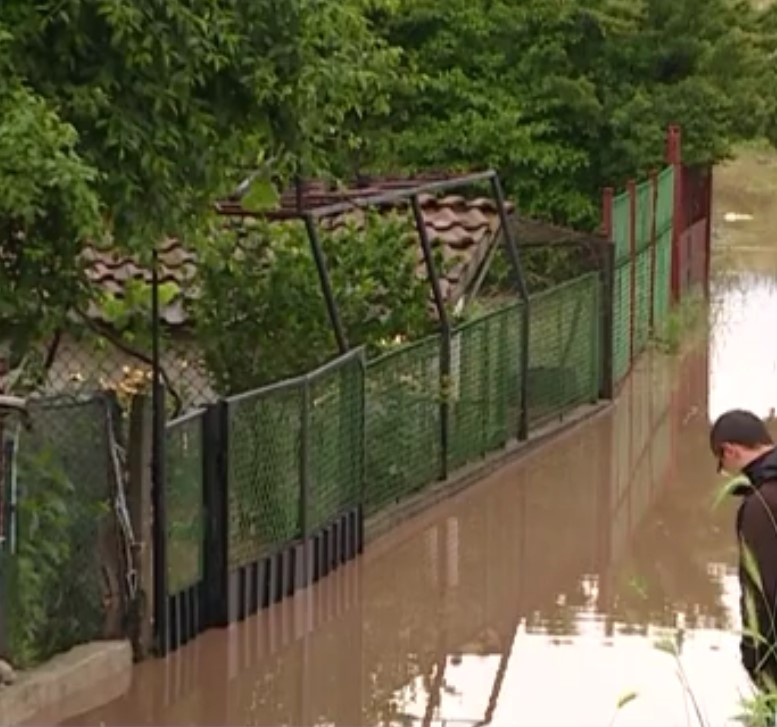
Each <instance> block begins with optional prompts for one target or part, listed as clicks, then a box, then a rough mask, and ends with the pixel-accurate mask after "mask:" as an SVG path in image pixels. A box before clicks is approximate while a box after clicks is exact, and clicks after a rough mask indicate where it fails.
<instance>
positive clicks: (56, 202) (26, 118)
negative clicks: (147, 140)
mask: <svg viewBox="0 0 777 727" xmlns="http://www.w3.org/2000/svg"><path fill="white" fill-rule="evenodd" d="M10 40H11V36H10V34H9V33H8V31H7V30H6V29H5V28H4V27H3V26H2V25H0V231H1V232H0V235H1V237H0V253H1V254H0V341H2V342H3V344H4V345H5V346H6V347H7V350H6V351H5V355H6V356H8V357H9V358H10V359H11V361H12V362H14V361H16V360H18V359H19V358H20V357H21V356H22V355H24V354H26V353H27V352H28V346H29V344H30V343H31V342H37V341H38V340H40V337H41V336H46V335H49V334H51V333H53V331H54V329H55V328H56V327H57V325H58V324H59V323H60V322H61V316H62V311H63V310H67V309H68V308H70V307H72V306H74V305H77V304H78V303H79V301H80V300H82V299H83V298H84V297H85V296H86V295H87V291H86V286H85V284H84V280H83V277H82V276H81V275H80V274H79V271H78V269H77V268H76V266H75V264H74V260H75V259H76V258H77V256H78V253H79V251H80V241H81V240H82V239H85V238H88V237H90V236H93V235H95V234H96V233H97V231H98V229H99V222H100V219H99V200H98V198H97V195H96V193H95V191H94V188H93V185H94V184H95V182H96V179H97V172H96V170H95V169H94V168H93V167H91V166H90V165H89V164H87V163H86V162H84V160H83V159H82V158H81V157H79V155H78V153H77V152H76V146H77V143H78V135H77V133H76V131H75V129H74V128H73V127H72V126H71V125H69V124H67V123H65V122H64V121H63V120H62V119H61V118H60V117H59V116H58V114H57V113H56V112H55V110H54V109H53V108H52V106H51V105H50V104H49V103H47V101H46V100H45V99H43V98H41V97H40V96H38V95H37V94H35V93H34V92H33V91H32V90H31V89H30V88H28V87H27V86H26V85H25V84H24V82H23V81H22V79H20V78H19V77H18V76H16V75H15V74H14V69H13V66H12V64H11V63H10V62H9V58H8V44H9V42H10Z"/></svg>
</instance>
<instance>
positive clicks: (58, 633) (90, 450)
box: [3, 396, 123, 666]
mask: <svg viewBox="0 0 777 727" xmlns="http://www.w3.org/2000/svg"><path fill="white" fill-rule="evenodd" d="M29 413H30V419H29V421H30V425H31V426H30V428H29V429H22V430H21V431H20V432H19V433H18V437H15V438H14V440H15V451H14V452H12V453H11V452H8V453H9V454H12V457H11V458H10V460H7V465H8V466H7V468H6V474H7V475H8V477H4V478H3V480H4V485H8V486H9V489H10V490H11V491H12V493H11V494H12V497H11V500H10V501H11V502H15V508H14V512H13V513H12V517H13V531H12V537H11V538H10V539H9V540H6V541H5V542H4V543H3V555H4V566H5V568H4V574H3V575H4V581H5V583H4V586H5V588H6V591H7V595H8V597H9V601H8V602H7V603H6V604H5V605H6V607H7V609H8V610H7V611H6V613H5V628H6V634H5V636H6V641H7V648H8V652H9V656H10V658H11V659H12V661H13V662H14V663H15V664H16V665H17V666H28V665H31V664H34V663H37V662H40V661H43V660H45V659H47V658H49V657H51V656H52V655H54V654H57V653H60V652H63V651H66V650H67V649H69V648H71V647H72V646H74V645H76V644H79V643H83V642H86V641H90V640H94V639H99V638H102V637H104V636H109V637H110V636H115V635H116V634H114V633H112V631H111V630H110V624H111V621H110V618H111V616H113V617H115V618H116V619H118V621H117V622H118V623H120V618H121V607H120V606H121V599H122V594H123V589H122V584H123V573H122V572H121V564H120V562H119V544H118V543H117V541H116V540H115V532H116V531H115V527H114V520H113V517H112V514H111V508H110V502H111V496H112V494H113V491H114V488H115V486H116V484H115V482H114V481H113V479H112V478H113V476H114V473H115V470H114V467H113V461H114V460H113V454H114V452H113V449H112V448H113V446H114V444H115V442H114V441H113V440H112V435H111V434H110V427H112V425H110V427H109V421H111V417H112V416H113V404H112V402H111V400H110V399H109V398H108V397H107V396H106V397H104V396H93V397H91V398H88V399H84V398H78V399H75V398H73V397H57V398H50V399H39V400H35V401H32V402H30V404H29ZM6 441H8V440H6Z"/></svg>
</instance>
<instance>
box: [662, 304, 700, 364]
mask: <svg viewBox="0 0 777 727" xmlns="http://www.w3.org/2000/svg"><path fill="white" fill-rule="evenodd" d="M706 312H707V306H706V303H705V300H704V298H703V296H701V295H698V294H694V295H690V296H688V297H687V298H685V299H684V300H682V301H681V302H680V303H679V305H676V306H675V307H673V308H672V309H671V310H670V311H669V314H668V315H667V317H666V320H665V321H664V322H663V323H662V324H661V325H659V326H657V327H656V329H655V331H654V332H653V340H654V343H655V346H656V347H657V348H658V349H659V350H662V351H665V352H667V353H677V352H678V351H679V350H680V348H681V347H682V344H683V342H684V341H686V340H687V339H688V338H689V337H692V336H693V335H695V334H696V332H698V331H699V330H701V329H702V326H703V325H705V324H706V318H705V316H706Z"/></svg>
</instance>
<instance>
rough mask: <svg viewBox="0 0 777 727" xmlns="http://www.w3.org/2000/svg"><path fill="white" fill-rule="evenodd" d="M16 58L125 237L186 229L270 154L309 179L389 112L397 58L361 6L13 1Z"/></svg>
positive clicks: (9, 10)
mask: <svg viewBox="0 0 777 727" xmlns="http://www.w3.org/2000/svg"><path fill="white" fill-rule="evenodd" d="M3 17H4V18H5V19H6V22H7V23H8V28H9V30H10V33H11V35H10V38H9V42H8V48H9V52H10V63H11V64H12V66H13V67H14V68H15V69H16V70H17V72H18V74H19V76H20V77H21V78H23V79H24V80H25V83H26V84H28V85H29V87H30V88H32V89H34V91H35V92H36V93H38V94H39V95H40V96H42V97H43V98H45V99H46V100H47V102H49V103H51V104H52V105H55V106H56V108H57V109H59V112H60V114H61V115H62V117H63V118H64V119H65V120H66V121H67V122H69V123H71V124H72V125H73V126H74V127H75V128H76V129H78V132H79V136H80V141H79V144H78V152H79V154H80V155H81V156H82V157H83V158H84V159H85V160H86V161H87V162H88V163H89V164H90V165H91V166H92V167H93V168H94V169H97V170H98V171H99V172H100V173H101V176H100V177H99V178H98V179H97V180H96V187H95V188H96V190H97V192H98V193H99V196H100V199H101V200H102V202H103V204H104V206H105V208H106V211H107V213H108V216H109V219H110V222H111V224H112V226H113V227H114V231H115V234H116V236H117V238H118V239H119V240H121V241H125V240H127V239H134V240H138V241H139V242H140V244H141V245H143V246H147V245H148V242H149V240H152V239H154V238H155V237H161V236H162V235H163V234H165V233H169V232H171V231H173V232H176V233H179V234H180V233H182V232H183V231H184V230H186V229H187V228H188V227H190V226H191V225H192V224H193V223H194V222H196V220H197V219H198V218H200V217H201V215H202V213H203V212H205V211H206V210H207V209H208V207H209V205H210V203H211V202H212V200H213V197H214V195H215V194H217V193H224V192H225V191H227V189H228V186H227V185H230V184H234V183H236V182H237V181H239V180H238V178H236V177H235V172H236V171H237V169H239V168H245V167H246V166H248V167H249V168H250V167H252V166H254V165H255V164H256V163H257V159H263V160H265V161H266V160H272V165H273V168H274V172H276V173H278V174H281V175H288V174H289V173H290V172H292V171H293V170H295V169H296V168H297V167H298V165H300V164H301V165H303V167H304V168H306V171H310V169H312V168H314V167H315V165H316V164H317V163H318V162H320V160H321V152H322V150H323V149H324V148H325V147H326V146H327V145H328V144H331V143H333V140H335V139H337V138H338V136H339V135H341V134H342V132H341V127H342V123H343V122H344V120H345V119H346V118H347V117H348V116H349V114H360V113H364V112H367V111H369V112H372V113H379V111H380V109H381V108H385V99H384V97H383V95H382V88H383V84H384V79H390V78H391V77H392V73H393V71H392V67H393V65H394V62H395V58H396V56H397V51H396V50H394V49H389V48H386V47H385V44H383V43H382V42H381V41H379V40H378V39H377V38H376V37H375V36H374V35H373V34H372V33H371V32H370V29H369V26H368V25H367V23H366V20H365V19H364V17H363V15H362V14H361V12H360V10H359V5H358V3H355V2H344V3H331V2H313V1H311V0H294V1H293V2H288V1H286V0H284V1H283V2H281V1H279V0H259V1H258V2H251V3H243V2H236V0H171V1H167V0H165V1H164V2H162V1H160V0H153V1H150V2H123V1H120V0H65V2H61V1H60V0H44V1H43V2H37V3H29V2H27V1H26V0H7V2H5V3H4V6H3Z"/></svg>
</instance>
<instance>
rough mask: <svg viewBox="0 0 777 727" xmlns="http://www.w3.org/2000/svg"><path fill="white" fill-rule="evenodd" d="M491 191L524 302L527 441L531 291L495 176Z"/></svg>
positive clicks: (522, 435) (522, 418)
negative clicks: (527, 284)
mask: <svg viewBox="0 0 777 727" xmlns="http://www.w3.org/2000/svg"><path fill="white" fill-rule="evenodd" d="M491 190H492V192H493V195H494V198H495V199H496V206H497V210H498V212H499V223H500V225H501V227H502V237H503V239H504V243H505V248H506V250H507V257H508V258H509V260H510V263H511V265H512V268H513V274H514V275H515V280H516V283H517V284H518V292H519V294H520V296H521V299H522V300H523V308H522V311H521V313H522V326H521V361H520V371H521V394H520V396H521V402H520V414H519V420H518V439H526V438H527V437H528V436H529V326H530V325H531V323H530V321H531V318H530V315H529V305H530V304H529V290H528V288H527V286H526V278H525V277H524V274H523V267H522V266H521V257H520V255H519V254H518V244H517V242H516V240H515V234H514V232H513V228H512V227H511V225H510V221H509V220H508V218H507V210H506V209H505V198H504V192H503V191H502V184H501V182H500V181H499V177H498V176H497V175H496V174H494V176H493V177H491Z"/></svg>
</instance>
